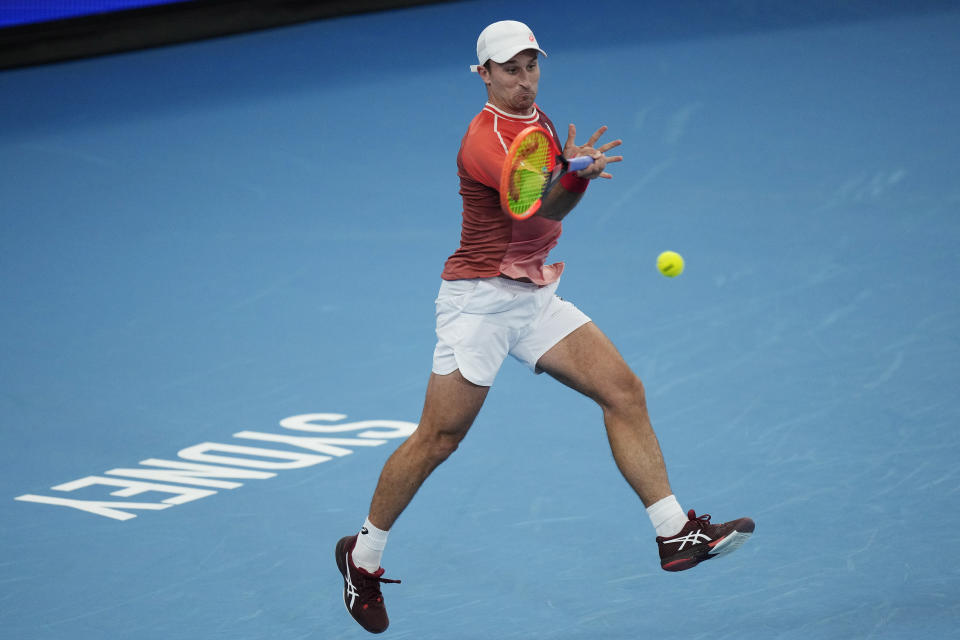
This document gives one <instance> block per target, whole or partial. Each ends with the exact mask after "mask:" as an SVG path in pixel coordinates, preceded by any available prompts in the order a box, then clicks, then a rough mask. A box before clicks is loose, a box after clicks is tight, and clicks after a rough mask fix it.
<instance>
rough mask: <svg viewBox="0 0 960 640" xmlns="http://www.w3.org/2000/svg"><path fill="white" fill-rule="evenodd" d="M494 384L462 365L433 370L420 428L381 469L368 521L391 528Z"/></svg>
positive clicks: (455, 443)
mask: <svg viewBox="0 0 960 640" xmlns="http://www.w3.org/2000/svg"><path fill="white" fill-rule="evenodd" d="M489 390H490V387H481V386H479V385H475V384H473V383H472V382H470V381H469V380H467V379H466V378H464V377H463V376H462V375H461V374H460V371H454V372H453V373H450V374H447V375H443V376H441V375H437V374H435V373H432V374H430V381H429V382H428V384H427V396H426V399H425V401H424V406H423V414H422V415H421V417H420V424H419V425H418V426H417V430H416V431H414V432H413V434H412V435H411V436H410V437H409V438H407V439H406V440H405V441H404V442H403V444H401V445H400V446H399V447H397V450H396V451H394V452H393V455H391V456H390V458H389V459H388V460H387V462H386V464H385V465H384V466H383V470H382V471H381V472H380V480H379V482H378V483H377V488H376V491H374V494H373V499H372V500H371V502H370V516H369V517H370V521H371V522H372V523H373V524H375V525H376V526H377V527H379V528H380V529H385V530H386V529H390V528H391V527H392V526H393V524H394V522H396V520H397V518H398V517H399V516H400V514H401V513H402V512H403V510H404V509H405V508H406V507H407V505H408V504H409V503H410V501H411V500H412V499H413V496H414V495H415V494H416V492H417V490H418V489H419V488H420V485H422V484H423V482H424V480H426V479H427V476H429V475H430V473H432V472H433V470H434V469H436V468H437V466H438V465H439V464H440V463H441V462H443V461H444V460H446V459H447V458H448V457H449V456H450V454H451V453H453V452H454V451H456V449H457V446H458V445H459V444H460V441H461V440H463V438H464V436H466V435H467V431H468V430H469V429H470V425H472V424H473V421H474V419H475V418H476V417H477V414H478V413H479V412H480V407H482V406H483V401H484V400H485V399H486V397H487V392H488V391H489Z"/></svg>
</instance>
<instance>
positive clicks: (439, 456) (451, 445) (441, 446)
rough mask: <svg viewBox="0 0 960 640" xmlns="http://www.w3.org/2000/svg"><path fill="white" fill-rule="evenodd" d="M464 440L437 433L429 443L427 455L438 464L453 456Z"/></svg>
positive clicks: (449, 434)
mask: <svg viewBox="0 0 960 640" xmlns="http://www.w3.org/2000/svg"><path fill="white" fill-rule="evenodd" d="M462 439H463V438H462V437H460V436H459V435H457V434H452V433H437V434H435V435H434V436H433V437H432V438H430V441H429V443H427V454H428V455H429V456H430V458H431V459H433V461H434V462H435V463H436V464H439V463H441V462H443V461H444V460H446V459H447V458H449V457H450V456H451V455H453V452H454V451H456V450H457V448H458V447H459V446H460V441H461V440H462Z"/></svg>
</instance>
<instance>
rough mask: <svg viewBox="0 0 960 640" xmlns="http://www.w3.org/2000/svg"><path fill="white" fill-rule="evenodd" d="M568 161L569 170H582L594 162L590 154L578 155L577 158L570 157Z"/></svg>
mask: <svg viewBox="0 0 960 640" xmlns="http://www.w3.org/2000/svg"><path fill="white" fill-rule="evenodd" d="M567 162H568V164H567V171H570V172H573V171H580V170H581V169H586V168H587V167H589V166H590V165H591V164H593V158H591V157H590V156H577V157H576V158H570V159H569V160H568V161H567Z"/></svg>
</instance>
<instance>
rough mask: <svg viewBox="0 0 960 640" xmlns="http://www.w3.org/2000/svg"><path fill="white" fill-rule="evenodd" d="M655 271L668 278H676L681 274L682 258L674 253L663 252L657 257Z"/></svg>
mask: <svg viewBox="0 0 960 640" xmlns="http://www.w3.org/2000/svg"><path fill="white" fill-rule="evenodd" d="M657 269H659V270H660V273H662V274H663V275H665V276H667V277H668V278H673V277H675V276H678V275H680V274H681V273H683V256H681V255H680V254H679V253H677V252H676V251H664V252H663V253H661V254H660V255H659V256H657Z"/></svg>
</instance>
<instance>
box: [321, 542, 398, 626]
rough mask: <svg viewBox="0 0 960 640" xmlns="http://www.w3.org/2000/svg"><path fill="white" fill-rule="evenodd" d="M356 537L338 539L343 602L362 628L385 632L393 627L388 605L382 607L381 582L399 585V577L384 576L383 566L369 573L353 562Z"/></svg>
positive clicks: (338, 559) (338, 563)
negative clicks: (391, 578) (388, 577)
mask: <svg viewBox="0 0 960 640" xmlns="http://www.w3.org/2000/svg"><path fill="white" fill-rule="evenodd" d="M356 543H357V536H346V537H345V538H340V540H339V541H338V542H337V552H336V554H337V568H338V569H340V573H341V574H342V575H343V604H344V605H345V606H346V607H347V611H348V612H350V615H351V616H353V619H354V620H356V621H357V622H358V623H359V624H360V626H361V627H363V628H364V629H366V630H367V631H369V632H370V633H383V632H384V631H386V630H387V627H388V626H390V619H389V618H388V617H387V608H386V607H385V606H383V594H382V593H380V583H384V582H386V583H393V584H399V583H400V581H399V580H389V579H387V578H384V577H383V568H380V569H377V570H376V572H374V573H370V572H369V571H365V570H363V569H361V568H359V567H357V566H356V565H355V564H353V547H354V545H356Z"/></svg>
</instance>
